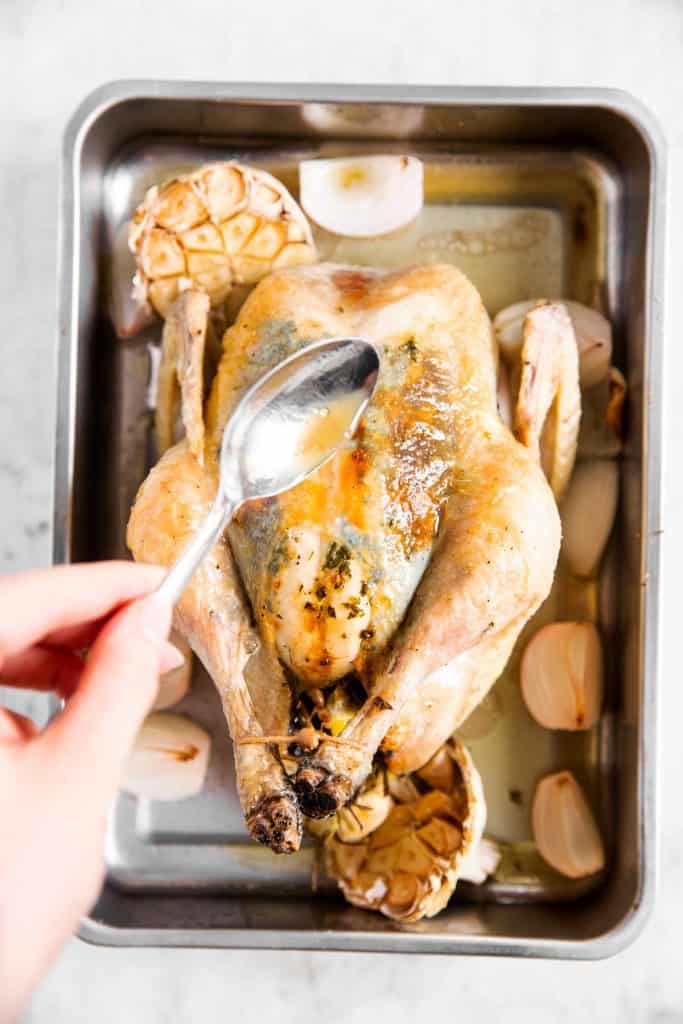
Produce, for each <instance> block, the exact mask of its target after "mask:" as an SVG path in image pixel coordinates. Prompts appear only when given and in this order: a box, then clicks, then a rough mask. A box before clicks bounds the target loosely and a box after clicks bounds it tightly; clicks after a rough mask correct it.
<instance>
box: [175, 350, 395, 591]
mask: <svg viewBox="0 0 683 1024" xmlns="http://www.w3.org/2000/svg"><path fill="white" fill-rule="evenodd" d="M378 373H379V355H378V353H377V350H376V349H375V348H374V346H373V345H371V344H370V343H369V342H367V341H364V340H363V339H362V338H329V339H327V340H325V341H318V342H314V343H313V344H312V345H307V346H306V347H305V348H302V349H300V350H299V351H298V352H295V353H294V355H292V356H289V358H287V359H284V360H283V361H282V362H281V363H278V365H277V366H275V367H273V369H272V370H269V371H268V373H266V374H264V376H263V377H261V378H260V379H259V380H258V381H257V382H256V383H255V384H254V385H253V386H252V387H251V388H249V390H248V391H247V392H246V393H245V394H244V396H243V397H242V398H241V400H240V401H239V403H238V404H237V406H236V407H235V409H234V411H233V413H232V415H231V416H230V419H229V420H228V422H227V423H226V426H225V430H224V432H223V440H222V443H221V451H220V479H219V485H218V493H217V495H216V499H215V501H214V503H213V505H212V506H211V509H210V511H209V513H208V515H207V517H206V519H205V520H204V522H203V524H202V525H201V527H200V528H199V530H198V531H197V533H196V535H195V536H194V538H193V539H192V541H190V543H189V545H188V547H187V548H186V549H185V551H184V552H183V554H182V555H181V556H180V558H179V559H178V561H177V562H176V563H175V565H174V566H173V567H172V568H171V569H170V571H169V572H168V574H167V576H166V577H165V579H164V580H163V582H162V584H161V586H160V587H159V593H160V594H162V595H163V596H165V597H167V598H168V599H170V600H171V601H172V602H173V603H174V604H175V603H176V602H177V601H178V599H179V598H180V595H181V594H182V593H183V591H184V590H185V587H186V586H187V584H188V583H189V582H190V580H191V579H192V576H193V575H194V573H195V572H196V570H197V568H198V567H199V565H200V564H201V562H202V560H203V559H204V558H205V557H206V555H207V554H208V553H209V551H211V549H212V548H213V546H214V544H215V543H216V541H217V540H218V538H219V537H220V535H221V534H222V532H223V531H224V530H225V527H226V526H227V524H228V523H229V522H230V519H231V518H232V517H233V515H234V514H235V512H236V511H237V509H238V508H239V507H240V505H242V504H243V503H244V502H245V501H250V500H254V499H256V498H269V497H273V496H274V495H276V494H281V493H282V492H283V491H287V490H289V489H290V488H292V487H295V486H296V484H298V483H301V481H302V480H305V479H306V477H307V476H310V474H311V473H314V472H315V470H316V469H319V468H320V466H322V465H323V464H324V463H325V462H327V460H328V459H329V458H331V457H332V455H334V453H335V452H336V451H337V449H338V448H339V447H340V445H342V444H343V443H344V441H345V440H346V439H347V438H349V437H350V436H351V435H352V433H353V431H354V430H355V428H356V426H357V424H358V421H359V420H360V418H361V416H362V415H363V412H364V410H365V407H366V406H367V404H368V402H369V401H370V398H371V397H372V394H373V391H374V389H375V384H376V382H377V376H378Z"/></svg>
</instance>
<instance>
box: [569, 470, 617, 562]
mask: <svg viewBox="0 0 683 1024" xmlns="http://www.w3.org/2000/svg"><path fill="white" fill-rule="evenodd" d="M618 498H619V466H618V464H617V463H616V462H612V461H608V460H606V459H587V460H586V461H585V462H580V463H579V464H578V465H577V466H576V468H575V470H574V474H573V476H572V479H571V482H570V484H569V489H568V491H567V493H566V494H565V496H564V499H563V501H562V504H561V506H560V516H561V518H562V550H563V552H564V556H565V558H566V559H567V563H568V565H569V568H570V569H571V571H572V572H573V573H574V575H575V576H580V577H583V578H590V577H593V576H595V574H596V572H597V569H598V566H599V564H600V559H601V558H602V555H603V552H604V550H605V547H606V546H607V541H608V540H609V535H610V533H611V532H612V526H613V525H614V517H615V515H616V512H617V501H618Z"/></svg>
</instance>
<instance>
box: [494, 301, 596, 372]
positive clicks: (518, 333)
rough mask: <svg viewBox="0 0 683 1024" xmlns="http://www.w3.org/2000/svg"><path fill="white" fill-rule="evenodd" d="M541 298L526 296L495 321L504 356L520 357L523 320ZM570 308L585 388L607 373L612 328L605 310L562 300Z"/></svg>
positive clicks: (512, 358) (510, 359)
mask: <svg viewBox="0 0 683 1024" xmlns="http://www.w3.org/2000/svg"><path fill="white" fill-rule="evenodd" d="M539 301H541V300H539V299H525V300H524V301H523V302H515V303H514V304H513V305H512V306H507V307H506V308H505V309H501V311H500V312H499V313H497V314H496V316H495V317H494V320H493V329H494V331H495V335H496V339H497V341H498V344H499V345H500V351H501V354H502V356H503V358H504V359H506V360H507V361H508V362H513V361H514V360H517V359H518V358H519V355H520V353H521V351H522V341H523V337H524V321H525V319H526V316H527V313H529V312H530V310H532V309H533V308H534V306H536V305H537V304H538V302H539ZM558 301H561V302H562V304H563V305H564V306H566V307H567V311H568V313H569V317H570V319H571V322H572V327H573V328H574V334H575V335H576V344H577V347H578V350H579V379H580V382H581V386H582V387H592V386H593V385H594V384H597V383H599V381H601V380H602V379H603V377H605V376H606V375H607V371H608V370H609V365H610V360H611V358H612V327H611V325H610V322H609V320H607V319H605V317H604V316H603V315H602V313H598V312H597V310H595V309H590V307H589V306H584V305H583V304H582V303H580V302H572V301H570V300H567V299H560V300H558Z"/></svg>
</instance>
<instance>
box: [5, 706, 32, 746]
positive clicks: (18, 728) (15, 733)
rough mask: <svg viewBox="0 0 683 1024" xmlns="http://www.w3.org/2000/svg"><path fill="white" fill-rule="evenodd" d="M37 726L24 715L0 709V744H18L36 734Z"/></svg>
mask: <svg viewBox="0 0 683 1024" xmlns="http://www.w3.org/2000/svg"><path fill="white" fill-rule="evenodd" d="M38 731H39V730H38V726H37V725H36V724H35V722H33V721H32V720H31V719H30V718H27V717H26V715H20V714H19V713H18V712H17V711H9V710H8V709H7V708H0V743H20V742H21V741H22V740H30V739H32V738H33V737H34V736H35V735H36V734H37V733H38Z"/></svg>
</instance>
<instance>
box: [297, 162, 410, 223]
mask: <svg viewBox="0 0 683 1024" xmlns="http://www.w3.org/2000/svg"><path fill="white" fill-rule="evenodd" d="M299 185H300V200H301V205H302V206H303V208H304V210H305V211H306V213H307V214H308V216H309V217H311V218H312V220H314V221H315V222H316V223H317V224H319V225H320V226H321V227H323V228H325V229H326V230H327V231H331V232H333V233H334V234H335V235H347V236H349V237H351V238H369V237H371V236H375V235H386V234H388V233H389V232H390V231H396V230H397V229H398V228H401V227H403V226H404V225H405V224H408V223H410V221H411V220H413V219H414V218H415V217H417V215H418V213H419V212H420V210H421V209H422V203H423V199H424V186H423V169H422V162H421V161H420V160H418V159H417V158H416V157H414V156H400V155H395V156H393V155H392V156H363V157H351V158H349V159H347V158H337V159H332V160H303V161H302V162H301V163H300V164H299Z"/></svg>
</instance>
